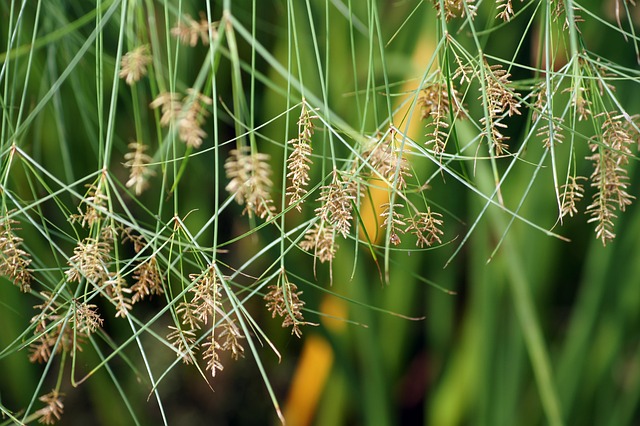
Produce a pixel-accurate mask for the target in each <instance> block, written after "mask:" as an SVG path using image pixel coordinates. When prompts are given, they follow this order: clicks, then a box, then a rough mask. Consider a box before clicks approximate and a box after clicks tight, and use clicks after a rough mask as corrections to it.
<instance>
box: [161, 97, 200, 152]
mask: <svg viewBox="0 0 640 426" xmlns="http://www.w3.org/2000/svg"><path fill="white" fill-rule="evenodd" d="M187 95H188V96H187V97H186V98H184V99H183V98H182V95H180V94H179V93H167V92H163V93H160V94H159V95H158V96H157V97H156V98H155V99H154V100H153V101H152V102H151V103H150V104H149V106H150V107H151V108H153V109H157V108H160V110H161V112H162V116H161V118H160V125H161V126H163V127H166V126H168V125H169V124H171V123H175V125H176V127H177V129H178V137H179V138H180V140H181V141H182V142H184V143H185V144H186V145H187V146H189V147H192V148H199V147H200V145H202V141H203V139H204V138H205V137H206V136H207V133H206V132H205V131H204V130H202V125H203V124H204V120H205V118H206V117H207V115H209V111H208V110H207V109H206V107H205V105H212V104H213V100H212V99H211V98H210V97H208V96H206V95H203V94H202V93H199V92H197V91H196V90H194V89H187Z"/></svg>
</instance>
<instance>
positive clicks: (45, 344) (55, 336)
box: [29, 292, 87, 363]
mask: <svg viewBox="0 0 640 426" xmlns="http://www.w3.org/2000/svg"><path fill="white" fill-rule="evenodd" d="M40 295H41V296H42V298H43V299H44V301H43V302H42V303H41V304H39V305H36V306H34V308H36V309H38V310H40V312H39V313H38V314H37V315H35V316H33V318H31V323H33V324H35V328H34V330H33V334H34V336H35V339H34V340H33V341H32V342H31V343H30V344H29V361H31V362H38V363H43V362H47V361H49V358H50V357H51V355H52V354H53V353H54V352H53V351H54V348H55V353H61V352H62V351H68V350H70V349H71V348H72V347H73V344H74V342H75V344H76V348H77V349H78V350H82V346H81V344H82V343H83V339H82V338H83V337H86V336H87V334H85V333H83V332H82V330H78V331H77V332H76V333H75V334H74V329H73V328H72V327H68V326H66V321H65V319H64V318H63V317H62V315H61V314H60V311H61V309H62V308H60V307H59V306H57V304H56V302H55V301H54V295H53V294H52V293H48V292H41V293H40Z"/></svg>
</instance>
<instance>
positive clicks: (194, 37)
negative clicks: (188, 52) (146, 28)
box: [171, 12, 218, 47]
mask: <svg viewBox="0 0 640 426" xmlns="http://www.w3.org/2000/svg"><path fill="white" fill-rule="evenodd" d="M209 32H211V39H213V40H215V39H216V37H217V36H218V22H209V21H208V20H207V17H206V15H205V14H204V13H202V12H200V21H196V20H195V19H193V18H192V17H191V16H190V15H188V14H185V15H184V17H183V19H181V20H179V21H178V22H177V23H176V25H175V26H174V27H173V28H171V35H172V36H174V37H176V38H177V39H178V40H180V42H181V43H182V44H187V45H189V46H191V47H194V46H195V45H197V44H198V40H200V41H201V42H202V44H203V45H205V46H208V45H209Z"/></svg>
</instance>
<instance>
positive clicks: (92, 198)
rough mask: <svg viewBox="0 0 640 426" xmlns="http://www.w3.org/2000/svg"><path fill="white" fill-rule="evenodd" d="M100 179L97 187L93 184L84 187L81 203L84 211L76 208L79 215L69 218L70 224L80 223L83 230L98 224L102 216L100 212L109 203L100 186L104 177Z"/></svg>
mask: <svg viewBox="0 0 640 426" xmlns="http://www.w3.org/2000/svg"><path fill="white" fill-rule="evenodd" d="M100 179H101V182H100V183H99V184H98V185H97V186H96V185H95V184H89V185H86V187H87V193H86V195H85V197H84V199H83V200H82V202H81V205H82V204H84V206H85V209H84V211H82V209H81V208H80V207H78V211H79V212H80V213H78V214H73V215H71V216H70V219H71V221H72V222H80V226H82V227H83V228H84V227H86V226H89V227H92V226H93V225H94V224H96V223H99V222H100V220H101V219H102V216H103V213H102V211H103V209H106V205H107V203H108V201H109V198H108V197H107V195H106V194H105V193H104V189H103V187H102V185H101V183H102V180H103V179H104V177H101V178H100Z"/></svg>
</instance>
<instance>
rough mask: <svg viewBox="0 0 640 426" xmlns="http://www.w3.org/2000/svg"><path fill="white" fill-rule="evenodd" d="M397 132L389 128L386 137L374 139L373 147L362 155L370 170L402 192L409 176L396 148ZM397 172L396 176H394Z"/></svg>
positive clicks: (404, 162)
mask: <svg viewBox="0 0 640 426" xmlns="http://www.w3.org/2000/svg"><path fill="white" fill-rule="evenodd" d="M396 134H397V130H396V129H395V128H393V127H392V128H391V129H390V130H389V132H388V133H387V136H386V137H384V138H381V139H380V140H377V139H374V143H375V145H374V147H373V148H372V149H370V150H368V151H366V152H365V153H364V155H363V156H364V158H365V160H368V162H369V164H370V166H371V168H372V169H373V170H375V171H377V172H378V173H379V174H380V175H381V176H382V177H383V178H384V179H386V180H387V182H388V184H389V186H391V187H393V188H395V189H399V190H402V189H404V188H406V186H407V182H406V178H407V177H409V176H411V173H410V172H409V164H408V162H407V159H406V158H405V157H404V156H402V155H401V154H402V153H401V152H400V155H399V154H398V153H399V148H398V147H397V146H396V145H397V141H396ZM396 172H397V175H396Z"/></svg>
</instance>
